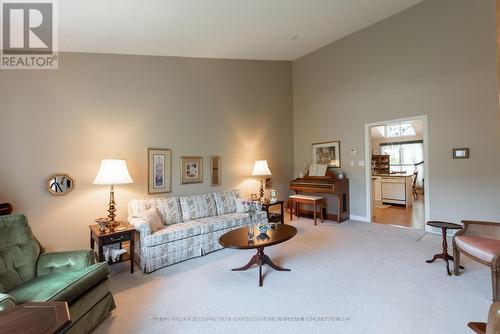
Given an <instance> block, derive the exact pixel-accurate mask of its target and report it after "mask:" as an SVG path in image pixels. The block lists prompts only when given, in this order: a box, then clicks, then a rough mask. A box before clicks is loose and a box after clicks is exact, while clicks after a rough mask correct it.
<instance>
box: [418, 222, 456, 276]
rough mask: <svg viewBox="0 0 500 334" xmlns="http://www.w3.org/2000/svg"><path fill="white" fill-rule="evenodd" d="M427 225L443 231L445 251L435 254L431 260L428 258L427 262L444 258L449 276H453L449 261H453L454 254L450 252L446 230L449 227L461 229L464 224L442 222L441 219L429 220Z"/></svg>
mask: <svg viewBox="0 0 500 334" xmlns="http://www.w3.org/2000/svg"><path fill="white" fill-rule="evenodd" d="M427 225H429V226H432V227H437V228H440V229H441V233H442V235H443V252H442V253H439V254H436V255H434V257H433V258H432V259H431V260H427V261H425V262H427V263H432V262H434V261H436V260H437V259H443V260H444V261H445V262H446V271H447V273H448V276H451V272H450V266H449V261H453V256H451V255H449V254H448V242H447V240H446V232H447V231H448V229H450V230H460V229H461V228H462V225H458V224H454V223H447V222H440V221H429V222H427ZM460 268H461V269H464V267H462V266H460Z"/></svg>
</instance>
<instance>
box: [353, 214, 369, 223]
mask: <svg viewBox="0 0 500 334" xmlns="http://www.w3.org/2000/svg"><path fill="white" fill-rule="evenodd" d="M349 220H357V221H360V222H365V223H370V219H368V217H363V216H355V215H349Z"/></svg>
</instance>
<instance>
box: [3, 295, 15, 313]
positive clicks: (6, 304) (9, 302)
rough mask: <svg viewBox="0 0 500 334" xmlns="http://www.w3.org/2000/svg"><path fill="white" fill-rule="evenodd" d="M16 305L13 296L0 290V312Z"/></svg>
mask: <svg viewBox="0 0 500 334" xmlns="http://www.w3.org/2000/svg"><path fill="white" fill-rule="evenodd" d="M14 307H16V301H15V300H14V297H12V296H11V295H8V294H6V293H1V292H0V312H4V311H8V310H11V309H13V308H14Z"/></svg>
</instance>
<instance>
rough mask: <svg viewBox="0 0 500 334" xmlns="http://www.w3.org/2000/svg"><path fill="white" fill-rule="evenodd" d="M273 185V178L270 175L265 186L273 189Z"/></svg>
mask: <svg viewBox="0 0 500 334" xmlns="http://www.w3.org/2000/svg"><path fill="white" fill-rule="evenodd" d="M272 186H273V179H271V178H270V177H266V183H265V188H266V189H271V187H272Z"/></svg>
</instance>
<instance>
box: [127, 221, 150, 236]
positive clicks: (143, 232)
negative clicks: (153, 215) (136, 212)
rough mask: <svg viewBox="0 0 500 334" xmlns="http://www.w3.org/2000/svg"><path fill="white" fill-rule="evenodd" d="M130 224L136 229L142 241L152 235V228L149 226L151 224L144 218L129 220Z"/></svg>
mask: <svg viewBox="0 0 500 334" xmlns="http://www.w3.org/2000/svg"><path fill="white" fill-rule="evenodd" d="M128 222H129V224H130V225H132V226H133V227H135V229H136V231H138V232H139V235H140V237H141V241H142V239H143V238H144V237H147V236H148V235H150V234H151V227H150V226H149V222H148V221H147V220H145V219H142V218H129V220H128Z"/></svg>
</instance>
